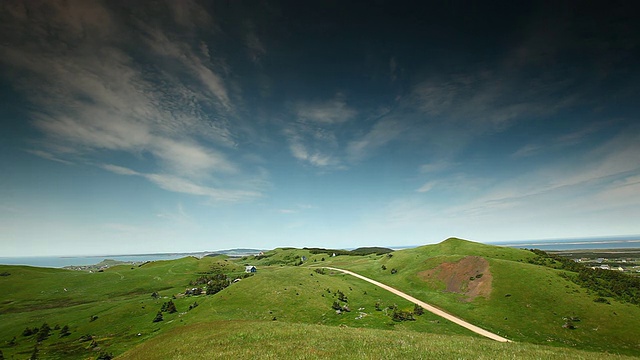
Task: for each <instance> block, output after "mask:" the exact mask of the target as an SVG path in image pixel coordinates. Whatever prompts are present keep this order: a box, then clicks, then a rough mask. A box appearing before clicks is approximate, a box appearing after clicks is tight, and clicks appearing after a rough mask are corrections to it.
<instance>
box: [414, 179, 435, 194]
mask: <svg viewBox="0 0 640 360" xmlns="http://www.w3.org/2000/svg"><path fill="white" fill-rule="evenodd" d="M434 186H436V182H435V181H428V182H426V183H424V185H422V186H421V187H420V188H418V190H416V191H417V192H419V193H426V192H429V191H430V190H431V189H433V187H434Z"/></svg>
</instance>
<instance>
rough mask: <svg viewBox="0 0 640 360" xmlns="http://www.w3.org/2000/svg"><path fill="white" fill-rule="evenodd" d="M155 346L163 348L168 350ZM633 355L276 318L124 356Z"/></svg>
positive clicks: (202, 327)
mask: <svg viewBox="0 0 640 360" xmlns="http://www.w3.org/2000/svg"><path fill="white" fill-rule="evenodd" d="M158 349H166V351H167V352H166V353H162V352H159V351H158ZM166 358H172V359H185V360H186V359H232V358H238V359H241V358H261V359H317V358H325V359H491V360H494V359H584V360H594V359H631V358H630V357H626V356H621V355H611V354H604V353H592V352H587V351H580V350H574V349H566V350H562V351H558V349H557V348H553V347H549V346H540V345H532V344H524V343H509V344H504V343H498V342H495V341H491V340H485V339H478V338H470V337H467V336H460V335H435V334H425V333H420V332H414V331H402V332H398V331H388V330H377V329H358V328H349V327H335V326H323V325H308V324H288V323H287V324H282V323H278V322H238V321H228V322H214V323H210V324H199V325H193V326H185V327H182V328H178V329H174V330H172V331H170V332H168V333H166V334H164V335H161V336H159V337H157V338H155V339H153V340H151V341H149V342H147V343H144V344H142V345H141V346H139V347H137V348H135V349H133V350H131V351H129V352H127V353H125V354H124V355H123V356H122V359H133V360H146V359H166Z"/></svg>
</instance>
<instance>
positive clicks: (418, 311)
mask: <svg viewBox="0 0 640 360" xmlns="http://www.w3.org/2000/svg"><path fill="white" fill-rule="evenodd" d="M413 313H414V314H416V315H418V316H420V315H422V314H424V309H423V308H422V306H420V305H418V304H415V306H414V307H413Z"/></svg>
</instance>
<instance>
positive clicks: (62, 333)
mask: <svg viewBox="0 0 640 360" xmlns="http://www.w3.org/2000/svg"><path fill="white" fill-rule="evenodd" d="M69 335H71V332H70V331H69V326H68V325H65V326H63V327H62V329H60V337H65V336H69Z"/></svg>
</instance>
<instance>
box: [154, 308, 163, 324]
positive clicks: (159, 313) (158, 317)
mask: <svg viewBox="0 0 640 360" xmlns="http://www.w3.org/2000/svg"><path fill="white" fill-rule="evenodd" d="M163 320H164V319H163V317H162V311H158V313H157V314H156V317H155V319H153V322H154V323H155V322H160V321H163Z"/></svg>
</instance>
